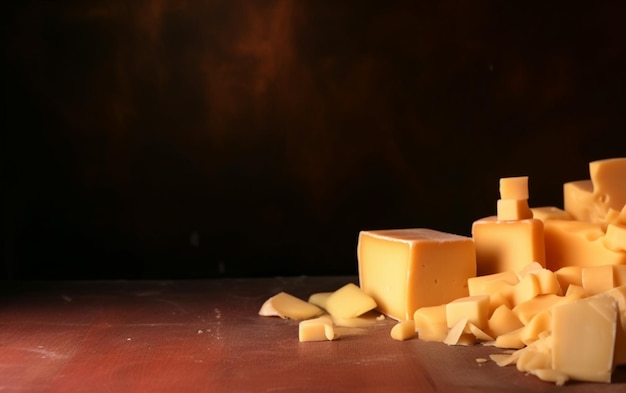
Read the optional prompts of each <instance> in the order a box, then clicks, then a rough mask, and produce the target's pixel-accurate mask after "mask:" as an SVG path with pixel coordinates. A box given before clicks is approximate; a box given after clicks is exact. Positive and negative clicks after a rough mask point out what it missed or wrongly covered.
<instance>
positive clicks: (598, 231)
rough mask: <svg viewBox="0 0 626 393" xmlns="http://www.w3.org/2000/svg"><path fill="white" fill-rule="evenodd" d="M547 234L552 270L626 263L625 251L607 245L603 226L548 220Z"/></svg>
mask: <svg viewBox="0 0 626 393" xmlns="http://www.w3.org/2000/svg"><path fill="white" fill-rule="evenodd" d="M544 235H545V251H546V267H547V268H548V269H550V270H552V271H558V270H559V269H560V268H562V267H565V266H594V265H606V264H622V265H623V264H626V251H612V250H609V249H608V248H606V247H605V246H604V244H603V241H602V239H603V237H604V232H603V231H602V227H601V225H600V224H594V223H590V222H583V221H569V220H567V221H565V220H548V221H546V222H545V224H544ZM476 248H477V249H478V245H476Z"/></svg>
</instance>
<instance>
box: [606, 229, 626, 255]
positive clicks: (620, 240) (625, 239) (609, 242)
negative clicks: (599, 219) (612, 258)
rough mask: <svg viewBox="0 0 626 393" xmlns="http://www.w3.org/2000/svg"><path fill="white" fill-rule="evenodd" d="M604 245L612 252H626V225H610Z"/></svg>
mask: <svg viewBox="0 0 626 393" xmlns="http://www.w3.org/2000/svg"><path fill="white" fill-rule="evenodd" d="M602 244H604V247H606V248H608V249H609V250H611V251H617V252H620V251H622V252H624V251H626V225H619V224H609V225H608V226H607V227H606V233H605V235H604V238H603V239H602Z"/></svg>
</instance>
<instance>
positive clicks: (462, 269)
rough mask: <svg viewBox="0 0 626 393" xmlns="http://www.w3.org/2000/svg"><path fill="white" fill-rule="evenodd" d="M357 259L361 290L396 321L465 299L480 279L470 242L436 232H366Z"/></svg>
mask: <svg viewBox="0 0 626 393" xmlns="http://www.w3.org/2000/svg"><path fill="white" fill-rule="evenodd" d="M357 255H358V264H359V281H360V284H361V288H362V289H363V291H364V292H365V293H367V294H368V295H370V296H371V297H372V298H374V300H375V301H376V303H377V304H378V310H379V311H381V312H382V313H384V314H387V315H389V316H391V317H392V318H395V319H398V320H408V319H410V318H412V317H413V313H414V312H415V310H417V309H418V308H420V307H426V306H437V305H440V304H443V303H446V302H449V301H451V300H453V299H456V298H459V297H463V296H467V295H468V290H467V279H468V278H470V277H474V276H475V275H476V254H475V249H474V242H473V241H472V239H471V238H469V237H465V236H459V235H454V234H450V233H444V232H439V231H435V230H432V229H419V228H418V229H395V230H380V231H362V232H361V233H360V235H359V242H358V247H357Z"/></svg>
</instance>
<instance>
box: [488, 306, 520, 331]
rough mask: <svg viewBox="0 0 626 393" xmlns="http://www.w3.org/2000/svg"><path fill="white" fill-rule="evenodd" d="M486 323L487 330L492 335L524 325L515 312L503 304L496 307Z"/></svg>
mask: <svg viewBox="0 0 626 393" xmlns="http://www.w3.org/2000/svg"><path fill="white" fill-rule="evenodd" d="M487 324H488V329H487V331H488V332H489V333H490V334H491V335H492V336H494V337H498V336H501V335H503V334H506V333H510V332H512V331H513V330H517V329H519V328H521V327H523V326H524V324H523V323H522V322H521V321H520V320H519V318H518V316H517V314H515V313H514V312H513V311H512V310H511V309H510V308H508V307H507V306H505V305H502V306H500V307H498V308H496V310H495V311H494V312H493V314H491V317H490V318H489V321H488V323H487Z"/></svg>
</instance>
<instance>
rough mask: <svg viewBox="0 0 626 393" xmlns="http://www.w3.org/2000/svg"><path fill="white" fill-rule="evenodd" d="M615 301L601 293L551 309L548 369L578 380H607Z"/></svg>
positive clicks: (614, 319) (611, 361) (613, 332)
mask: <svg viewBox="0 0 626 393" xmlns="http://www.w3.org/2000/svg"><path fill="white" fill-rule="evenodd" d="M616 327H617V302H616V301H615V299H614V298H612V297H611V296H608V295H605V294H601V295H596V296H592V297H588V298H585V299H582V300H579V301H576V302H573V303H569V304H563V305H559V306H555V307H554V308H553V309H552V337H553V348H552V368H553V369H555V370H557V371H560V372H563V373H565V374H567V375H568V376H569V377H570V378H572V379H575V380H579V381H590V382H607V383H608V382H611V373H612V372H613V354H614V347H615V334H616Z"/></svg>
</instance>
